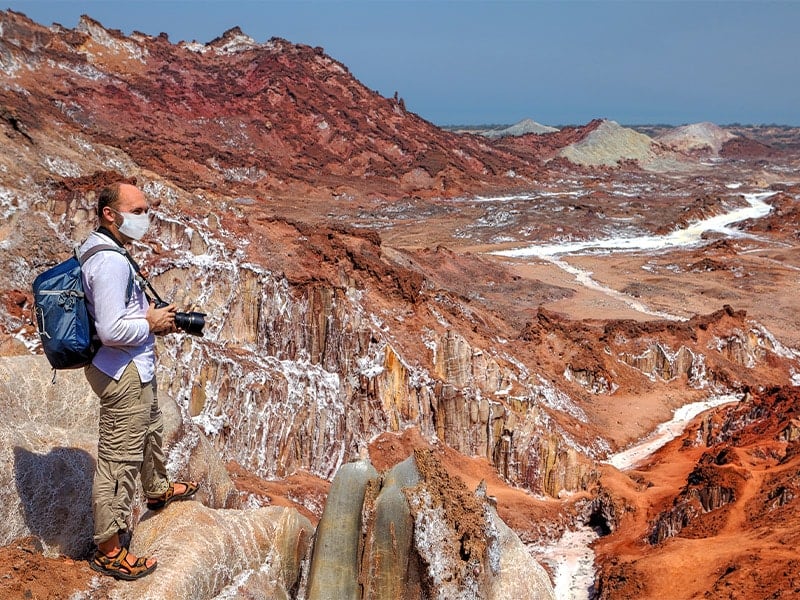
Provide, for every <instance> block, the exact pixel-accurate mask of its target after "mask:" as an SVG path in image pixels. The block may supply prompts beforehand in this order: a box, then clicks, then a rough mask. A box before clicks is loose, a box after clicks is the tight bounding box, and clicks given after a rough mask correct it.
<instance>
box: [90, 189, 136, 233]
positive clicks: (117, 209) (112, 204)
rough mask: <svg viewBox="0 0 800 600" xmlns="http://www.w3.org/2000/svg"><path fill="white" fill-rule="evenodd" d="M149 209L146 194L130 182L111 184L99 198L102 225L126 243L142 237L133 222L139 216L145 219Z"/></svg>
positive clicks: (98, 207) (98, 210)
mask: <svg viewBox="0 0 800 600" xmlns="http://www.w3.org/2000/svg"><path fill="white" fill-rule="evenodd" d="M147 209H148V205H147V199H146V198H145V197H144V194H143V193H142V192H141V190H139V188H137V187H136V186H134V185H131V184H129V183H114V184H111V185H110V186H108V187H106V188H104V189H103V190H102V191H101V192H100V195H99V196H98V198H97V218H98V220H99V221H100V225H101V226H103V227H105V228H106V229H108V230H109V231H110V232H111V233H113V234H114V235H115V236H116V237H117V238H118V239H120V240H121V241H123V242H126V243H127V242H130V241H131V240H134V239H139V237H141V236H139V237H136V235H137V234H136V233H134V231H133V230H132V229H131V224H132V222H133V221H135V219H136V218H137V217H139V218H140V219H142V220H144V218H145V217H146V216H147ZM126 221H127V222H126ZM140 225H141V223H140ZM145 229H146V227H145Z"/></svg>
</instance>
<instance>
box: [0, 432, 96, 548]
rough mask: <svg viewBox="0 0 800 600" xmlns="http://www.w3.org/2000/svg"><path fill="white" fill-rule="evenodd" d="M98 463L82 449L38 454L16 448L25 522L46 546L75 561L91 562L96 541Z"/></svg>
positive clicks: (17, 472) (15, 471) (15, 466)
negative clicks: (94, 499) (94, 488)
mask: <svg viewBox="0 0 800 600" xmlns="http://www.w3.org/2000/svg"><path fill="white" fill-rule="evenodd" d="M94 466H95V461H94V458H92V456H91V455H90V454H89V453H88V452H86V451H84V450H80V449H78V448H53V449H52V450H50V452H48V453H47V454H37V453H35V452H31V451H30V450H27V449H25V448H22V447H19V446H16V447H15V448H14V481H15V483H16V486H17V493H18V494H19V498H20V502H21V504H22V510H23V517H24V519H25V524H26V525H27V527H28V529H30V531H31V533H32V534H34V535H36V536H38V537H39V538H40V539H41V540H42V541H43V542H45V543H47V544H49V545H51V546H55V547H56V548H58V549H59V551H60V552H61V553H62V554H64V555H66V556H69V557H71V558H75V559H82V558H86V557H87V556H88V555H89V553H90V552H91V550H92V548H93V542H92V530H93V528H92V479H93V476H94Z"/></svg>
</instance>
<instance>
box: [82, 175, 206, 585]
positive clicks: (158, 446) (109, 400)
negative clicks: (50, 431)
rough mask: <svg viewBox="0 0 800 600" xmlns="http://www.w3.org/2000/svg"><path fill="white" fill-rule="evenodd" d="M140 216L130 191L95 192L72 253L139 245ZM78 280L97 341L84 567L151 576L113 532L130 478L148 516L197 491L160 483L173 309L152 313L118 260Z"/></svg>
mask: <svg viewBox="0 0 800 600" xmlns="http://www.w3.org/2000/svg"><path fill="white" fill-rule="evenodd" d="M147 210H148V205H147V200H146V199H145V197H144V194H143V193H142V192H141V191H140V190H139V189H137V188H136V187H135V186H133V185H130V184H125V183H119V184H114V185H112V186H110V187H108V188H106V189H104V190H102V191H101V192H100V195H99V197H98V201H97V217H98V220H99V223H100V226H99V227H98V229H97V230H96V231H94V232H92V234H91V235H90V236H89V238H88V239H87V240H86V242H85V243H84V244H83V245H82V246H81V248H80V253H81V254H83V253H84V252H85V251H86V250H88V249H89V248H91V247H92V246H95V245H97V244H106V245H117V246H119V247H121V248H124V246H125V245H130V244H131V243H132V242H133V241H134V240H139V239H141V238H142V237H143V236H144V234H145V233H146V232H147V228H148V226H149V217H148V214H147ZM137 268H138V267H137ZM82 273H83V283H84V289H85V290H86V301H87V307H88V309H89V314H90V315H91V316H92V318H93V319H94V323H95V326H96V329H97V334H98V337H99V338H100V341H101V342H102V346H101V347H100V349H99V350H98V352H97V354H96V355H95V357H94V359H93V360H92V364H90V365H89V366H87V367H86V368H85V374H86V379H87V380H88V381H89V385H91V387H92V389H93V390H94V392H95V393H96V394H97V396H98V397H99V398H100V426H99V440H98V448H97V466H96V468H95V475H94V487H93V490H92V506H93V510H94V541H95V544H97V552H96V553H95V555H94V557H93V558H92V560H91V561H90V563H89V565H90V566H91V567H92V569H94V570H95V571H98V572H100V573H103V574H106V575H111V576H113V577H116V578H118V579H128V580H130V579H138V578H140V577H144V576H145V575H148V574H149V573H152V572H153V571H154V570H155V568H156V560H155V559H154V558H142V557H136V556H134V555H132V554H131V553H130V552H128V550H127V548H125V547H124V545H123V544H122V543H121V541H120V533H121V532H124V531H126V530H127V529H128V521H129V519H130V515H131V503H132V501H133V494H134V490H135V486H136V476H137V475H139V476H140V478H141V483H142V488H143V490H144V494H145V496H146V497H147V506H148V508H150V509H151V510H159V509H161V508H163V507H165V506H166V505H167V504H169V503H170V502H172V501H173V500H180V499H185V498H189V497H191V496H193V495H194V493H195V492H196V491H197V488H198V484H197V483H196V482H183V481H176V482H174V483H170V482H169V481H168V479H167V474H166V468H165V464H164V462H165V461H164V452H163V449H162V432H163V423H162V417H161V410H160V409H159V407H158V400H157V398H156V375H155V361H156V359H155V351H154V347H155V336H156V335H164V334H167V333H171V332H174V331H176V327H175V311H176V307H175V305H174V304H170V305H169V306H166V307H164V308H156V307H155V304H154V303H152V302H151V301H150V300H149V298H148V297H147V296H146V295H145V293H144V291H143V290H142V288H141V286H140V285H139V283H138V282H137V281H136V278H135V277H134V267H133V263H132V260H131V259H129V258H128V257H127V256H126V255H124V254H121V253H118V252H111V251H106V252H98V253H96V254H94V255H93V256H91V257H90V258H89V259H88V260H87V261H86V262H85V263H84V264H83V267H82Z"/></svg>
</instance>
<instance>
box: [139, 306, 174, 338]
mask: <svg viewBox="0 0 800 600" xmlns="http://www.w3.org/2000/svg"><path fill="white" fill-rule="evenodd" d="M177 310H178V308H177V307H176V306H175V305H174V304H170V305H168V306H165V307H164V308H156V304H155V302H151V303H150V308H148V309H147V315H146V317H145V318H146V319H147V323H148V324H149V325H150V331H151V332H153V333H155V334H156V335H164V334H165V333H173V332H175V331H177V330H178V328H177V327H175V312H176V311H177Z"/></svg>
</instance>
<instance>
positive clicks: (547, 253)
mask: <svg viewBox="0 0 800 600" xmlns="http://www.w3.org/2000/svg"><path fill="white" fill-rule="evenodd" d="M776 193H777V192H759V193H752V194H744V199H745V200H746V201H747V204H748V206H745V207H738V208H734V209H732V210H730V211H729V212H727V213H724V214H721V215H717V216H714V217H709V218H708V219H703V220H701V221H697V222H696V223H692V224H691V225H689V226H687V227H685V228H683V229H676V230H675V231H673V232H671V233H668V234H665V235H642V236H633V237H619V236H614V237H611V238H606V239H597V240H585V241H578V242H558V243H553V244H544V245H539V246H528V247H526V248H517V249H513V250H498V251H496V252H492V254H496V255H498V256H508V257H512V258H538V259H541V260H545V261H548V262H550V263H552V264H554V265H555V266H557V267H559V268H561V269H563V270H564V271H566V272H567V273H570V274H571V275H574V276H575V279H576V281H578V282H579V283H580V284H581V285H583V286H585V287H587V288H589V289H593V290H596V291H599V292H602V293H604V294H606V295H608V296H610V297H612V298H614V299H615V300H619V301H622V302H624V303H625V304H627V305H628V306H630V307H631V308H633V309H635V310H637V311H639V312H642V313H644V314H650V315H654V316H658V317H661V318H665V319H672V320H679V319H681V318H680V317H677V316H675V315H670V314H667V313H662V312H659V311H653V310H651V309H649V308H648V307H647V306H645V305H644V304H642V303H641V302H639V301H638V300H635V299H634V298H632V297H630V296H628V295H627V294H623V293H621V292H618V291H617V290H614V289H612V288H609V287H607V286H604V285H602V284H600V283H599V282H597V281H595V280H594V279H592V277H591V276H592V273H591V272H588V271H584V270H583V269H579V268H578V267H574V266H572V265H570V264H569V263H568V262H566V261H565V260H563V259H562V258H559V257H563V256H568V255H571V254H585V253H591V252H599V253H611V252H634V251H648V252H654V251H658V250H668V249H671V248H682V247H690V246H695V245H699V244H703V243H705V241H704V240H703V234H704V233H705V232H707V231H714V232H717V233H720V234H722V235H727V236H730V237H745V236H746V234H744V233H743V232H741V231H739V230H737V229H733V228H731V227H730V226H731V225H733V224H734V223H739V222H741V221H744V220H747V219H759V218H761V217H764V216H766V215H767V214H769V212H770V211H771V210H772V207H771V206H770V205H769V204H767V203H766V202H765V200H766V199H767V198H770V197H771V196H773V195H775V194H776Z"/></svg>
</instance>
